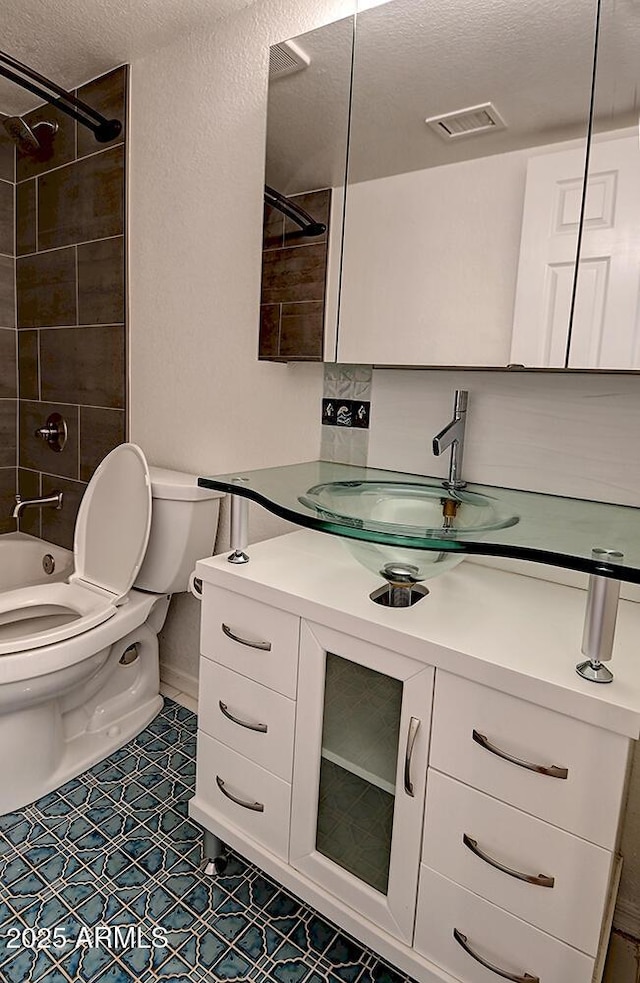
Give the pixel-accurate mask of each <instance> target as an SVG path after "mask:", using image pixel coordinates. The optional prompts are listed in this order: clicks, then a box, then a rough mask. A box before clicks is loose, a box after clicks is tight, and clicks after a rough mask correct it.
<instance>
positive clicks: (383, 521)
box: [198, 461, 640, 583]
mask: <svg viewBox="0 0 640 983" xmlns="http://www.w3.org/2000/svg"><path fill="white" fill-rule="evenodd" d="M198 483H199V484H200V485H202V486H203V487H205V488H215V489H217V490H219V491H223V492H227V493H229V494H231V495H240V496H242V497H244V498H248V499H251V500H252V501H254V502H257V503H258V504H260V505H262V506H264V507H265V508H266V509H268V510H269V511H270V512H273V513H274V514H275V515H278V516H280V517H281V518H283V519H287V520H289V521H290V522H294V523H297V524H298V525H300V526H305V527H307V528H309V529H317V530H319V531H321V532H327V533H331V534H333V535H335V536H343V537H346V538H348V539H353V540H360V541H364V542H370V543H380V544H383V545H388V546H402V547H409V548H410V549H415V550H434V551H438V552H440V553H445V552H450V553H469V554H476V555H484V556H503V557H510V558H515V559H520V560H533V561H536V562H538V563H548V564H551V565H553V566H558V567H566V568H567V569H570V570H580V571H583V572H585V573H597V574H600V575H601V576H604V577H614V578H618V579H620V580H624V581H629V582H632V583H640V509H637V508H632V507H631V506H627V505H611V504H608V503H605V502H592V501H587V500H585V499H576V498H563V497H560V496H557V495H544V494H541V493H538V492H525V491H518V490H516V489H512V488H499V487H492V486H489V485H477V484H472V483H469V484H468V485H467V486H466V488H465V489H464V490H463V491H462V492H449V491H447V490H445V488H444V487H443V486H442V480H441V479H440V478H436V477H429V476H424V475H411V474H405V473H403V472H398V471H385V470H382V469H379V468H363V467H356V466H355V465H349V464H335V463H333V462H328V461H310V462H307V463H305V464H293V465H288V466H284V467H278V468H263V469H261V470H259V471H244V472H236V473H235V474H223V475H215V476H213V477H203V478H199V479H198ZM381 489H382V491H381ZM439 489H442V492H441V495H442V498H440V492H439ZM417 500H420V501H421V502H422V504H423V507H424V509H425V510H426V511H425V515H426V516H427V521H426V522H425V523H424V524H422V525H420V523H419V522H418V521H417V518H416V517H417V515H418V514H419V513H418V512H416V509H415V503H416V501H417ZM443 500H445V501H446V500H448V501H449V502H450V503H453V506H451V508H450V510H451V509H453V511H454V513H455V514H454V515H453V517H452V518H450V519H449V521H450V523H451V526H450V527H449V528H444V527H443V526H444V520H443V519H442V510H443V508H444V505H443ZM376 501H377V502H378V503H379V504H378V505H377V506H372V502H376ZM389 502H391V503H392V506H393V509H392V513H391V512H389V510H388V508H387V505H388V504H389ZM380 503H381V504H380ZM434 509H435V511H434ZM463 515H464V516H466V518H464V519H463V518H462V517H463ZM469 515H471V518H470V519H469V518H468V517H469ZM434 516H437V520H438V521H437V523H436V521H435V519H434ZM441 521H442V522H443V526H440V522H441ZM596 548H598V549H606V550H617V551H619V552H621V553H623V554H624V557H623V559H620V560H615V559H613V558H609V557H607V559H606V561H603V560H602V559H597V558H594V557H593V556H592V551H593V550H594V549H596Z"/></svg>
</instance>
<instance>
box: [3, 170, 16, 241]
mask: <svg viewBox="0 0 640 983" xmlns="http://www.w3.org/2000/svg"><path fill="white" fill-rule="evenodd" d="M14 187H15V186H14V185H13V184H10V183H9V182H8V181H0V253H4V254H5V256H13V254H14V253H15V245H14V214H13V196H14Z"/></svg>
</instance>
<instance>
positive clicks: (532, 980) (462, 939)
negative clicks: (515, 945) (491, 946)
mask: <svg viewBox="0 0 640 983" xmlns="http://www.w3.org/2000/svg"><path fill="white" fill-rule="evenodd" d="M453 937H454V939H455V940H456V942H457V943H458V945H460V946H462V948H463V949H464V951H465V952H466V953H467V955H469V956H471V958H472V959H475V961H476V962H477V963H480V965H481V966H484V968H485V969H488V970H490V971H491V972H492V973H495V974H496V976H500V977H501V978H502V979H503V980H511V981H512V983H540V977H539V976H530V975H529V973H523V974H522V975H521V976H520V975H519V974H518V973H507V972H505V970H504V969H500V967H499V966H493V965H492V964H491V963H489V962H487V960H486V959H483V958H482V956H479V955H478V953H477V952H474V951H473V949H472V948H471V946H470V945H469V943H468V941H467V936H466V935H463V934H462V932H459V931H458V929H457V928H454V930H453Z"/></svg>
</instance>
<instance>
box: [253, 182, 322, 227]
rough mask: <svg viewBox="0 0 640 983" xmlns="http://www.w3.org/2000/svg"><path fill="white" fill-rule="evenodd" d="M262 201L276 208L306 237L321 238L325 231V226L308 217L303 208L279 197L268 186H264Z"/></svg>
mask: <svg viewBox="0 0 640 983" xmlns="http://www.w3.org/2000/svg"><path fill="white" fill-rule="evenodd" d="M264 200H265V204H267V205H271V207H272V208H277V210H278V211H279V212H282V214H283V215H286V216H287V218H290V219H291V221H292V222H295V223H296V225H298V226H299V227H300V228H301V229H302V231H303V233H304V235H306V236H321V235H323V234H324V233H325V232H326V231H327V227H326V225H324V224H323V223H322V222H316V220H315V219H314V218H313V216H312V215H309V212H305V210H304V208H300V206H299V205H296V204H294V202H292V201H291V199H290V198H286V197H285V196H284V195H281V194H280V192H279V191H276V190H275V189H274V188H270V187H269V185H268V184H265V186H264Z"/></svg>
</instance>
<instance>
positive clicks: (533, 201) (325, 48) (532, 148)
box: [260, 0, 640, 371]
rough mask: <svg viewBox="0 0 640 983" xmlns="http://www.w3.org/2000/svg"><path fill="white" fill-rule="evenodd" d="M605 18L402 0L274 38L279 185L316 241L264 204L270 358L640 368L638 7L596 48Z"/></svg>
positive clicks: (585, 3)
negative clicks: (290, 41) (284, 39)
mask: <svg viewBox="0 0 640 983" xmlns="http://www.w3.org/2000/svg"><path fill="white" fill-rule="evenodd" d="M597 6H598V4H597V0H571V2H563V3H557V2H556V0H520V2H518V3H513V0H484V2H483V3H481V4H478V3H472V2H470V0H454V2H452V0H433V2H430V3H428V4H426V3H424V2H422V0H394V2H393V3H385V4H382V5H379V6H376V7H371V8H369V9H367V10H364V11H363V12H361V13H359V14H357V17H356V18H355V20H356V21H357V23H356V30H355V33H354V32H353V25H354V19H353V18H346V19H345V20H344V21H338V22H336V23H335V24H330V25H327V26H326V27H321V28H319V29H318V30H316V31H313V32H311V33H309V34H307V35H303V36H301V37H300V38H297V39H295V42H296V44H297V47H296V46H295V45H294V48H290V47H287V46H286V45H283V44H281V45H276V46H274V48H273V49H272V76H271V81H270V86H269V119H268V139H267V155H266V158H267V169H266V181H267V184H268V185H271V186H273V187H274V188H275V189H276V190H277V191H280V192H281V193H282V194H283V195H285V196H286V198H288V199H290V204H293V205H294V206H297V207H299V208H300V207H301V208H302V209H303V210H304V211H306V212H307V213H308V217H309V216H310V218H311V219H312V220H313V224H314V225H315V227H316V228H315V231H314V232H312V233H308V232H305V231H304V229H301V228H300V227H299V226H298V225H296V223H295V221H293V222H292V221H291V220H289V219H287V220H285V219H284V217H283V215H282V214H281V213H280V212H279V211H278V210H277V209H276V211H267V215H266V224H265V236H264V243H263V245H264V250H263V283H262V307H261V348H260V351H261V356H260V357H262V358H267V359H275V360H280V361H281V360H291V359H294V360H305V359H306V360H309V359H311V360H316V361H317V360H320V359H324V360H325V361H333V360H337V361H338V362H355V363H365V364H374V365H379V366H392V365H399V366H402V365H406V366H413V365H420V366H433V367H448V366H467V367H477V368H506V367H507V366H514V365H515V366H524V367H525V368H538V369H539V368H550V369H565V370H569V369H575V370H580V371H583V370H585V369H599V370H605V371H606V370H622V371H628V370H640V338H639V335H640V313H639V308H640V301H639V286H638V285H639V282H640V273H639V270H640V147H639V145H638V115H639V113H640V97H639V96H638V92H640V68H639V67H638V58H637V52H638V50H640V7H639V6H638V4H637V3H636V4H632V3H624V4H616V3H614V2H613V0H603V3H602V4H601V16H600V21H599V35H598V39H597V40H598V44H597V51H596V44H595V42H596V37H595V31H596V7H597ZM352 45H353V50H352ZM300 52H302V55H303V56H304V57H301V56H300ZM352 54H353V57H352ZM296 58H297V59H298V61H297V63H296V64H289V62H291V61H292V60H293V62H295V61H296ZM287 59H289V62H287ZM283 64H284V67H282V66H283ZM594 69H595V72H594ZM594 80H595V84H594ZM589 137H591V139H590V145H589V146H588V138H589ZM587 171H588V173H587ZM319 223H320V225H321V228H322V229H324V231H323V232H322V233H321V232H320V231H318V229H319ZM325 226H326V228H325Z"/></svg>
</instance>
